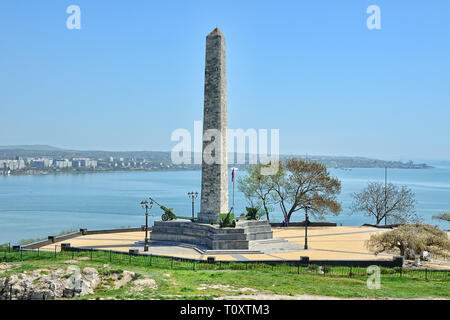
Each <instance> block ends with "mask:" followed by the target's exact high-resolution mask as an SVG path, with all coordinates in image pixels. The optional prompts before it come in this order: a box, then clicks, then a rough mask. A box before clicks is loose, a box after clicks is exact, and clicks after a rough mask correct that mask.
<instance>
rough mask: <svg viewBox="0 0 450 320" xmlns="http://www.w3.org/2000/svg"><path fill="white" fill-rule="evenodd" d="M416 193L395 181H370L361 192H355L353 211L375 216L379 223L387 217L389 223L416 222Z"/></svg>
mask: <svg viewBox="0 0 450 320" xmlns="http://www.w3.org/2000/svg"><path fill="white" fill-rule="evenodd" d="M415 202H416V200H415V195H414V192H413V191H412V190H411V189H409V188H408V187H407V186H397V185H395V184H393V183H389V184H387V186H386V188H385V186H384V184H383V183H380V182H369V183H368V185H367V187H366V188H364V189H363V190H362V191H361V192H359V193H354V194H353V203H352V206H351V211H352V212H353V213H355V212H363V213H364V214H365V215H367V216H369V217H374V218H375V220H376V224H379V223H380V222H381V221H383V219H385V218H386V217H387V219H386V220H387V221H388V222H389V223H407V222H416V221H417V220H418V217H417V216H416V214H415V209H414V208H415Z"/></svg>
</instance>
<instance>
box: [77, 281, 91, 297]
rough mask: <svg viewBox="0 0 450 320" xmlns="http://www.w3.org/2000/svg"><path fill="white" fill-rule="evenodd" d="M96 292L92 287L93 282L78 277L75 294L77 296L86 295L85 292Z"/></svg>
mask: <svg viewBox="0 0 450 320" xmlns="http://www.w3.org/2000/svg"><path fill="white" fill-rule="evenodd" d="M91 293H94V290H93V289H92V287H91V284H90V282H89V281H86V280H83V279H78V280H77V281H76V282H75V289H74V294H75V295H76V296H84V295H85V294H91Z"/></svg>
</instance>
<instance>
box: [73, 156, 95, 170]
mask: <svg viewBox="0 0 450 320" xmlns="http://www.w3.org/2000/svg"><path fill="white" fill-rule="evenodd" d="M72 167H75V168H93V169H95V168H97V160H92V159H89V158H73V159H72Z"/></svg>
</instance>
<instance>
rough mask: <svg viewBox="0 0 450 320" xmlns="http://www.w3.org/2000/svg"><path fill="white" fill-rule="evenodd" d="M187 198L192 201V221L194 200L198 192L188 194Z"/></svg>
mask: <svg viewBox="0 0 450 320" xmlns="http://www.w3.org/2000/svg"><path fill="white" fill-rule="evenodd" d="M188 197H189V198H190V199H191V200H192V221H194V200H195V199H197V197H198V192H193V191H192V192H188Z"/></svg>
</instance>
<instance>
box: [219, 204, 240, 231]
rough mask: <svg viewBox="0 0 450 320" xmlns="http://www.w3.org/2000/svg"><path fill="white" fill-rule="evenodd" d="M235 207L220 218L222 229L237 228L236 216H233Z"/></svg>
mask: <svg viewBox="0 0 450 320" xmlns="http://www.w3.org/2000/svg"><path fill="white" fill-rule="evenodd" d="M231 211H233V207H231V209H230V211H229V212H228V213H222V214H220V215H219V217H220V227H221V228H234V227H236V220H234V214H233V215H232V214H231Z"/></svg>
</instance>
